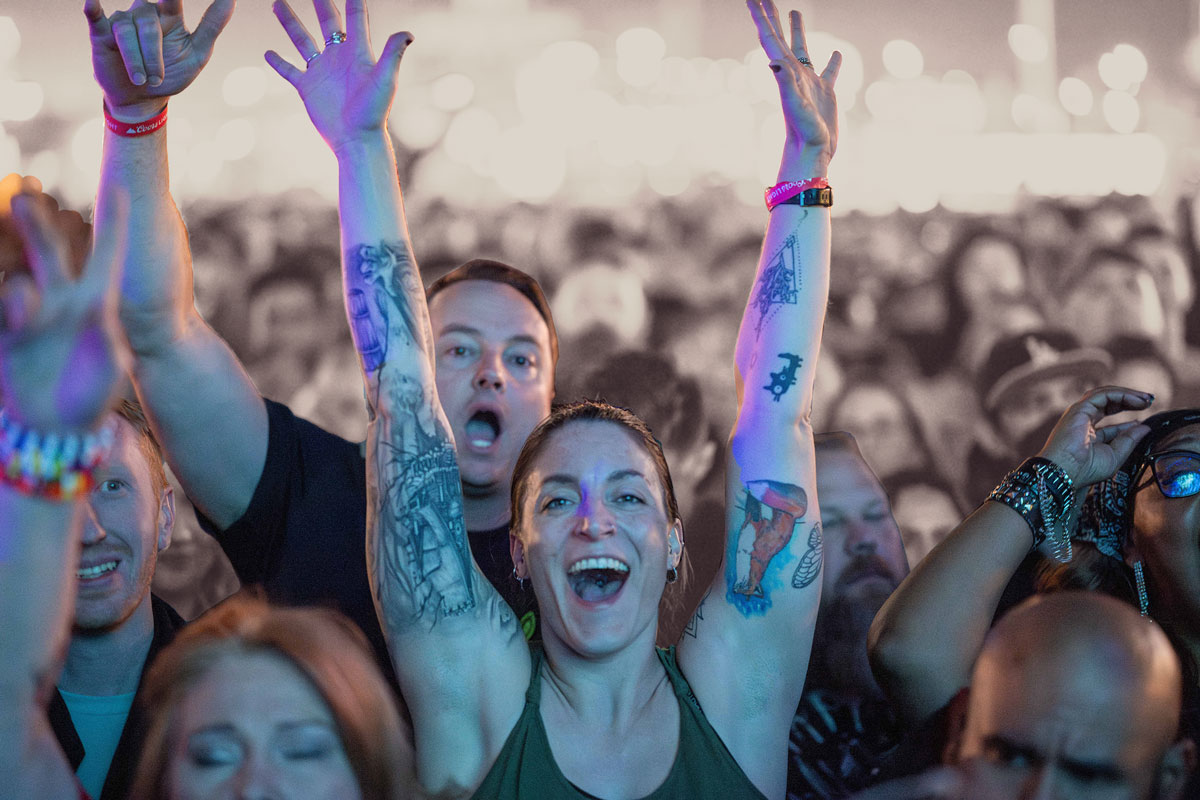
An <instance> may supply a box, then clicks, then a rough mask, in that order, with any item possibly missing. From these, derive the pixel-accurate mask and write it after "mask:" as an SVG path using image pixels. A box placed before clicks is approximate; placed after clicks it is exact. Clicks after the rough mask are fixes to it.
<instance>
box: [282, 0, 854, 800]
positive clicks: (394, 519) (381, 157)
mask: <svg viewBox="0 0 1200 800" xmlns="http://www.w3.org/2000/svg"><path fill="white" fill-rule="evenodd" d="M314 5H315V6H316V10H317V16H318V18H319V20H320V25H321V38H323V39H324V40H325V47H324V49H323V50H322V49H321V48H320V47H318V46H317V41H319V40H318V39H314V38H313V37H312V36H311V35H310V34H309V33H308V32H307V31H306V30H305V29H304V27H303V25H302V24H301V23H300V22H299V20H298V19H297V18H296V17H295V15H294V14H293V13H292V11H291V10H290V9H289V8H288V7H287V6H286V5H284V4H283V3H282V0H280V1H279V2H277V3H276V6H275V8H276V13H277V15H278V16H279V18H280V21H281V22H282V23H283V26H284V28H285V29H286V30H287V32H288V34H289V36H290V38H291V40H292V42H293V43H294V44H295V45H296V47H297V49H298V51H299V53H300V55H301V57H303V58H304V60H305V62H306V64H305V67H304V68H299V67H296V66H293V65H290V64H288V63H287V62H285V61H283V59H281V58H280V57H279V56H278V55H276V54H274V53H272V54H269V55H268V60H269V61H270V63H271V64H272V65H273V66H274V67H275V68H276V69H277V70H278V71H279V72H280V74H281V75H283V77H285V78H286V79H287V80H288V81H289V82H291V83H292V84H293V85H294V86H295V87H296V88H297V90H298V91H299V93H300V95H301V97H302V99H303V100H304V103H305V106H306V108H307V109H308V112H309V116H310V118H311V119H312V121H313V123H314V124H315V125H316V127H317V129H318V131H319V132H320V133H321V134H322V136H324V138H325V139H326V141H327V142H328V143H329V145H330V146H331V148H332V149H333V150H334V152H335V154H336V155H337V158H338V164H339V187H340V195H339V211H340V215H341V223H342V245H343V253H344V261H343V268H344V278H345V282H344V285H345V292H346V304H347V311H348V315H349V319H350V323H351V328H352V332H353V335H354V340H355V343H356V345H357V348H358V351H359V353H360V356H361V359H362V366H363V371H364V377H365V381H366V385H367V392H366V394H367V402H368V406H369V410H370V420H371V422H370V429H369V434H368V440H367V447H368V454H367V491H368V511H367V513H368V518H367V528H368V530H367V559H368V565H369V571H370V574H371V580H372V587H373V590H374V593H375V598H376V603H377V608H378V611H379V614H380V617H381V621H382V623H383V627H384V630H385V632H386V634H387V637H388V643H389V646H390V649H391V653H392V658H393V662H394V664H395V667H396V671H397V674H398V676H399V678H400V683H401V687H402V690H403V692H404V696H405V700H406V701H407V703H408V705H409V708H410V710H411V712H412V718H413V725H414V740H415V742H416V747H417V771H418V777H419V779H420V781H421V783H422V785H423V786H424V788H425V789H426V790H427V791H430V792H433V793H438V794H439V795H448V796H477V797H489V798H491V797H502V798H503V797H578V798H582V797H605V798H619V797H655V798H658V797H664V798H665V797H683V796H687V797H722V798H725V797H762V796H766V797H783V795H784V791H785V777H786V772H787V764H786V758H787V740H788V731H789V727H790V724H791V720H792V717H793V713H794V711H795V708H796V704H797V702H798V700H799V697H800V692H801V688H802V686H803V683H804V676H805V667H806V665H807V663H808V655H809V650H810V647H811V642H812V633H813V624H814V621H815V618H816V613H817V604H818V592H819V589H818V587H819V584H820V581H818V580H817V577H818V575H819V572H820V568H821V536H820V527H819V525H818V524H817V522H816V521H817V520H819V518H820V516H819V513H818V509H817V504H816V494H815V481H814V478H813V472H814V469H813V442H812V430H811V427H810V424H809V411H810V405H811V394H812V378H813V366H814V360H815V358H816V355H817V350H818V345H819V342H820V334H821V325H822V321H823V314H824V308H825V302H826V295H827V287H828V264H829V225H830V223H829V212H828V209H827V206H828V205H829V200H830V193H829V190H828V188H827V184H826V182H825V180H824V176H825V174H826V168H827V166H828V163H829V160H830V158H831V157H832V155H833V152H834V148H835V146H836V142H837V110H836V102H835V98H834V94H833V84H834V81H835V79H836V77H837V71H838V67H839V65H840V56H839V55H837V54H835V55H834V57H833V58H832V59H831V60H830V63H829V65H828V66H827V67H826V68H825V70H824V71H823V72H822V73H817V72H816V71H815V70H814V68H813V66H812V63H811V61H809V59H808V56H807V50H806V46H805V40H804V32H803V27H802V24H801V20H800V17H799V15H798V14H795V13H793V14H792V15H791V20H790V23H791V24H790V28H791V45H790V46H789V45H788V44H787V41H786V38H785V37H786V33H785V31H784V29H783V26H782V23H781V22H780V19H779V16H778V13H777V11H776V10H775V7H774V5H773V4H772V3H771V2H770V0H751V2H750V3H749V7H750V12H751V16H752V17H753V20H754V23H755V26H756V28H757V30H758V35H759V40H760V42H761V44H762V46H763V49H764V50H765V51H766V53H767V55H768V57H769V58H770V63H771V68H772V69H773V70H774V71H775V73H776V77H777V80H778V83H779V89H780V97H781V99H782V103H783V111H784V118H785V121H786V128H787V141H786V143H785V147H784V155H783V159H782V164H781V167H780V172H779V180H780V186H778V187H776V188H775V189H773V190H772V192H771V194H770V197H769V203H770V205H771V206H772V207H774V210H773V211H772V212H771V214H770V218H769V222H768V225H767V231H766V236H765V240H764V244H763V251H762V257H761V260H760V263H759V268H758V276H757V280H756V283H755V287H754V289H753V293H752V296H751V298H750V301H749V303H748V304H747V307H746V313H745V316H744V318H743V322H742V326H741V330H740V332H739V338H738V346H737V352H736V355H735V366H736V369H737V374H738V378H739V386H740V387H741V388H740V391H739V395H740V398H739V399H740V403H739V413H738V418H737V422H736V425H735V428H734V430H733V434H732V447H731V448H730V450H731V457H730V462H729V464H728V476H729V478H728V481H729V488H728V492H727V496H728V498H729V500H728V510H727V514H726V518H727V530H728V541H727V547H726V552H725V566H724V568H723V569H722V570H721V571H720V573H719V574H718V576H717V578H716V579H715V581H714V583H713V586H712V587H711V591H710V594H709V597H708V600H707V601H706V602H705V603H704V604H702V606H701V608H700V609H699V611H698V612H697V614H696V618H695V620H694V621H693V623H692V624H691V625H690V626H689V628H688V631H687V633H686V635H685V636H684V638H683V640H682V642H681V643H680V644H679V646H678V648H677V649H671V650H657V649H656V648H655V646H654V638H655V629H656V627H657V626H656V623H657V613H658V611H657V610H658V601H659V597H660V596H661V594H662V591H663V587H664V585H665V582H666V581H667V580H670V579H671V576H672V575H674V573H675V568H676V565H677V564H678V562H679V559H680V556H681V552H682V547H683V530H682V525H681V523H680V521H679V513H678V510H677V509H676V507H675V502H674V499H673V494H672V489H671V481H670V476H669V473H668V471H667V467H666V463H665V461H664V460H663V457H662V452H661V449H660V448H659V446H658V444H657V442H656V441H655V440H654V439H653V437H652V436H651V435H650V433H649V431H648V430H646V428H645V426H644V424H642V423H641V422H640V421H639V420H638V419H637V418H636V417H634V416H633V415H632V414H629V413H627V412H624V411H622V410H619V409H615V408H612V407H610V406H606V405H603V404H595V403H585V404H581V405H576V406H570V407H567V408H565V409H563V410H561V411H559V412H556V413H555V414H553V415H552V416H551V417H550V418H549V419H548V420H547V421H546V422H544V423H543V424H542V425H541V426H540V427H539V428H538V429H537V430H535V432H534V433H533V435H532V436H531V437H530V439H529V441H528V442H527V444H526V446H525V449H524V450H523V452H522V455H521V457H520V460H519V463H518V466H517V468H516V471H515V473H514V476H513V478H514V479H513V520H514V527H513V531H514V533H513V540H512V553H513V561H514V565H515V572H516V574H517V576H518V577H519V578H520V579H521V580H526V579H528V580H530V581H531V582H532V585H533V587H534V590H535V592H536V593H537V596H538V599H539V603H540V605H541V608H542V613H543V617H544V622H543V626H542V627H543V640H544V650H537V651H535V652H533V653H531V652H530V649H529V646H528V645H527V644H526V642H525V640H524V638H523V636H522V635H521V630H520V628H519V627H518V625H517V622H516V620H515V619H513V615H512V613H511V612H510V610H509V609H508V607H507V606H506V605H505V604H504V602H503V601H502V600H501V598H500V596H499V595H498V594H497V593H496V592H495V590H494V589H493V588H492V587H491V585H490V584H489V583H488V582H487V581H486V580H485V579H484V578H483V576H482V574H481V573H480V572H479V570H478V568H477V567H476V566H475V564H474V563H473V561H472V559H471V556H470V552H469V550H468V548H467V539H466V532H465V529H464V526H463V521H462V497H461V493H460V484H459V479H458V469H457V462H456V457H455V451H454V442H453V439H452V436H451V435H450V433H449V429H448V427H447V424H446V420H445V416H444V414H443V412H442V409H441V407H440V405H439V402H438V397H437V391H436V385H435V383H434V377H433V358H434V353H433V345H432V342H431V338H432V337H431V333H430V329H429V323H428V317H427V312H426V308H425V303H424V297H423V295H422V292H421V283H420V279H419V275H418V273H417V270H416V267H415V264H414V262H413V256H412V250H411V246H410V243H409V239H408V235H407V231H406V229H405V222H404V216H403V209H402V205H401V198H400V192H399V188H398V186H397V181H396V170H395V161H394V157H393V154H392V149H391V145H390V140H389V139H388V136H387V132H386V120H387V114H388V108H389V105H390V102H391V100H392V97H393V94H394V88H395V80H396V69H397V65H398V62H399V59H400V55H401V52H402V51H403V50H404V47H405V45H406V44H407V43H408V42H409V41H410V37H408V35H407V34H396V35H394V36H392V37H391V38H390V39H389V40H388V42H387V44H386V45H385V46H384V49H383V52H382V55H381V57H380V59H379V61H378V62H377V63H376V62H375V61H374V60H373V58H372V56H371V51H370V44H369V41H368V31H367V22H366V13H365V9H364V7H363V0H348V1H347V4H346V23H347V26H346V29H345V31H344V32H343V31H342V28H341V19H340V15H339V14H338V12H337V9H336V8H335V7H334V6H333V4H332V2H331V0H315V2H314ZM734 266H736V265H731V267H734Z"/></svg>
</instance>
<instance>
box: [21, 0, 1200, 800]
mask: <svg viewBox="0 0 1200 800" xmlns="http://www.w3.org/2000/svg"><path fill="white" fill-rule="evenodd" d="M233 5H234V3H233V0H213V1H212V3H211V5H210V6H209V7H208V8H207V9H206V10H204V12H203V15H202V16H201V17H200V18H199V21H198V22H197V23H196V25H195V27H194V28H193V29H191V30H189V29H188V28H187V26H186V25H185V24H184V19H183V8H182V2H181V0H160V2H158V3H148V2H145V1H144V0H135V2H134V3H133V5H132V6H131V7H130V8H129V9H128V10H119V11H113V12H111V13H107V12H106V11H105V10H104V9H103V8H101V6H100V3H99V2H98V0H88V1H87V2H86V3H85V6H84V12H85V15H86V17H87V21H88V26H89V33H90V37H91V47H92V60H93V67H94V72H95V78H96V81H97V83H98V84H99V86H100V88H101V90H102V91H103V93H104V97H105V115H106V126H107V130H106V133H105V141H104V150H103V155H102V165H101V172H100V175H101V178H100V186H99V189H98V194H97V200H96V205H95V209H94V213H93V222H92V224H91V226H89V225H87V224H86V223H85V222H84V221H83V219H82V217H81V216H80V215H79V214H77V213H74V212H70V211H65V210H61V209H59V208H58V206H57V204H56V203H55V202H54V200H53V199H52V198H50V197H49V196H48V195H46V194H44V193H42V192H40V190H39V185H38V184H37V182H36V180H34V179H21V178H18V177H16V176H10V178H8V179H5V181H4V183H3V184H0V189H4V190H5V197H6V200H5V203H6V207H5V208H4V209H3V211H4V213H3V214H0V262H2V263H0V269H3V272H4V280H3V284H2V285H0V398H2V399H3V411H2V413H0V465H2V466H3V471H2V473H0V528H2V529H3V530H4V534H3V538H2V539H0V630H3V632H4V637H3V639H4V641H5V643H6V645H5V653H4V655H3V656H2V657H0V697H2V698H3V703H4V707H5V708H6V709H12V710H13V713H9V714H5V715H0V716H2V717H3V721H2V722H0V726H2V728H3V730H4V736H3V737H2V739H0V740H2V741H4V742H5V743H6V744H7V745H8V746H6V747H5V748H0V752H2V753H3V755H0V763H3V765H4V768H3V770H0V776H3V778H2V781H0V782H2V783H3V785H4V787H5V789H4V791H10V790H11V791H12V792H14V795H13V796H19V797H70V798H76V797H91V798H97V800H110V799H111V798H124V797H137V798H143V797H144V798H154V797H163V798H210V797H211V798H215V797H227V796H236V797H314V798H316V797H329V798H335V797H336V798H354V797H361V798H399V797H424V796H432V797H478V798H519V797H520V798H534V797H537V798H541V797H554V798H558V797H562V798H588V797H591V798H596V797H603V798H626V797H627V798H635V797H637V798H643V797H644V798H678V797H713V798H718V797H720V798H728V797H738V798H740V797H746V798H756V797H771V798H782V797H788V798H800V799H801V800H807V799H808V798H850V797H853V798H857V800H872V798H876V799H878V798H896V799H897V800H905V798H908V799H909V800H916V799H917V798H928V797H936V798H983V799H984V800H991V799H992V798H996V799H999V798H1014V799H1015V798H1027V797H1070V798H1076V797H1078V798H1107V797H1112V798H1129V799H1130V800H1133V799H1136V800H1171V799H1172V798H1186V797H1194V796H1200V795H1197V792H1200V782H1198V781H1197V780H1196V778H1195V774H1196V772H1197V770H1196V767H1197V763H1196V759H1197V752H1196V745H1195V742H1196V740H1197V737H1198V736H1200V666H1198V663H1200V662H1198V659H1200V547H1198V546H1197V539H1196V531H1197V525H1198V524H1200V520H1198V518H1197V514H1198V513H1200V511H1198V510H1197V509H1200V505H1198V502H1200V501H1197V500H1196V498H1197V497H1200V410H1195V409H1192V408H1190V406H1193V405H1195V404H1196V400H1195V398H1194V397H1193V395H1194V393H1195V392H1196V389H1197V387H1198V386H1200V374H1197V373H1196V370H1195V367H1193V366H1191V365H1192V364H1193V363H1195V361H1194V359H1192V358H1191V357H1190V356H1191V349H1192V348H1193V347H1196V346H1200V314H1197V313H1194V312H1193V298H1194V293H1195V278H1194V276H1195V275H1196V274H1197V270H1198V268H1200V251H1198V249H1197V246H1196V242H1197V237H1196V227H1197V222H1198V221H1197V218H1196V214H1195V209H1194V207H1193V205H1192V204H1191V202H1190V200H1189V199H1188V198H1184V199H1182V200H1181V201H1180V202H1179V203H1178V205H1177V207H1176V208H1175V209H1174V212H1173V214H1172V215H1171V216H1170V217H1169V218H1168V217H1165V216H1163V215H1162V213H1161V211H1160V210H1159V209H1157V208H1156V207H1155V206H1153V205H1152V204H1150V203H1149V202H1146V201H1143V200H1141V199H1135V198H1113V199H1109V200H1105V201H1102V202H1100V203H1097V204H1091V205H1083V204H1073V203H1068V202H1065V201H1049V200H1046V201H1037V202H1035V203H1032V204H1031V205H1030V206H1029V207H1028V208H1025V209H1022V210H1021V211H1019V212H1018V213H1016V214H1014V215H1012V217H1011V218H1007V219H1000V218H996V217H989V218H986V219H980V218H975V217H970V216H967V215H956V214H951V213H949V212H945V211H940V210H939V211H934V212H929V213H928V214H924V215H915V216H910V215H896V216H893V217H891V218H887V219H885V220H879V219H868V218H865V217H864V218H860V217H857V216H855V215H850V216H847V217H844V218H840V219H838V220H837V222H836V224H832V223H831V219H830V211H829V206H830V205H831V203H832V191H831V189H830V188H829V183H828V180H827V177H826V176H827V170H828V167H829V163H830V161H831V159H832V158H833V157H834V154H835V152H836V147H837V133H838V130H837V119H838V117H837V102H836V94H835V86H836V80H837V76H838V70H839V66H840V56H839V55H838V54H836V53H835V54H834V56H833V57H832V59H831V60H830V62H829V63H828V64H827V65H819V64H817V65H814V64H813V63H812V62H811V60H810V59H809V57H808V53H807V47H806V44H805V36H804V28H803V21H802V19H801V18H800V15H799V14H798V13H796V12H792V13H791V14H790V15H789V16H788V17H786V18H782V17H781V16H780V14H779V11H778V10H777V9H776V7H775V6H774V4H773V2H772V1H771V0H749V2H748V4H747V5H748V7H749V13H750V17H751V20H752V24H753V26H754V28H755V30H756V32H757V36H758V40H759V42H760V44H761V46H762V48H763V50H764V52H765V53H766V55H767V57H768V59H769V63H770V67H771V69H772V71H773V72H774V74H775V77H776V80H777V82H778V85H779V95H780V103H781V107H782V111H783V118H784V121H785V131H786V134H785V141H784V142H783V143H782V156H781V159H780V168H779V175H778V181H779V182H778V184H777V185H776V186H774V187H772V188H771V189H770V190H768V193H767V211H766V214H765V217H766V222H765V223H764V221H763V212H756V213H755V214H748V213H746V212H745V211H744V210H742V211H732V210H731V209H734V208H739V207H738V206H737V204H736V203H735V202H734V201H733V198H731V197H726V196H723V193H722V191H721V190H715V189H714V190H709V191H707V192H706V193H704V194H703V195H696V196H687V197H685V198H682V199H675V200H671V201H663V202H661V203H658V204H656V205H654V206H653V207H648V208H639V209H634V210H632V211H631V212H630V213H616V214H608V215H601V214H598V213H579V212H572V211H570V210H567V209H561V208H547V209H541V208H534V207H530V206H519V205H518V206H514V207H513V208H511V209H507V210H505V211H503V212H501V213H499V214H497V215H495V216H493V217H492V218H490V219H484V220H480V219H478V218H472V217H471V216H469V215H468V214H466V212H464V211H462V210H458V209H455V208H454V207H453V206H452V205H450V204H448V203H447V202H446V201H445V200H444V199H441V198H419V197H415V198H409V197H408V196H404V197H402V195H401V191H402V188H403V186H404V184H405V175H406V174H407V171H408V170H409V169H410V168H411V166H412V165H411V163H408V162H406V161H405V158H406V156H405V154H404V153H403V152H397V149H396V147H395V145H394V143H393V140H392V139H391V137H390V136H389V135H388V132H387V124H388V117H389V114H391V113H403V109H392V108H391V105H392V102H393V98H394V96H395V87H396V82H397V80H398V76H399V75H401V74H402V69H401V67H400V63H401V59H402V58H403V57H404V54H405V52H406V51H407V49H408V47H409V46H410V45H411V44H412V43H413V41H414V38H413V35H412V34H409V33H407V32H402V33H393V34H392V35H390V36H389V37H387V39H386V41H385V42H384V43H383V45H382V47H381V48H380V49H379V55H378V57H376V56H375V55H374V51H373V49H372V46H371V36H370V31H369V28H368V23H367V9H366V7H365V3H364V0H346V2H345V5H344V7H343V8H339V7H338V6H337V5H336V4H335V2H334V0H314V2H313V6H314V9H315V12H316V19H317V21H318V25H319V28H317V29H310V28H308V27H306V26H305V24H304V23H303V22H302V21H301V17H300V16H298V15H297V13H296V11H294V10H293V9H292V8H291V7H289V6H288V4H287V3H286V2H284V0H276V3H275V6H274V10H275V14H276V17H277V18H278V20H279V22H280V24H281V25H282V27H283V29H284V31H285V32H286V33H287V36H288V38H289V39H290V40H291V42H292V44H293V45H294V46H295V52H294V53H292V54H290V55H280V54H278V53H276V52H274V51H272V52H269V53H268V54H267V61H268V63H269V64H270V65H271V66H272V67H273V68H274V69H275V71H276V72H278V73H279V75H280V77H281V78H282V79H283V80H286V81H287V82H288V83H290V84H291V85H292V86H293V87H294V88H295V90H296V92H297V93H298V95H299V97H300V99H301V101H302V102H303V104H304V107H305V109H306V110H307V112H308V115H309V118H310V120H311V122H312V124H313V126H314V127H315V128H316V130H317V132H318V133H319V134H320V135H321V136H322V138H323V139H324V140H325V142H326V143H327V144H328V145H329V146H330V148H331V149H332V151H333V152H334V154H335V156H336V157H337V161H338V174H339V179H338V180H339V183H338V205H337V209H336V210H335V209H326V208H322V207H320V206H318V205H315V204H313V203H312V202H310V201H308V200H306V199H305V198H299V197H289V198H284V199H281V200H278V201H276V202H273V203H272V202H262V201H255V202H246V203H244V204H240V205H227V206H221V207H214V208H205V207H200V206H197V207H191V208H187V209H185V215H184V216H181V214H180V212H179V210H178V209H177V208H176V205H175V202H174V200H173V198H172V196H171V194H170V191H169V176H168V174H167V139H166V136H165V130H164V127H165V125H166V124H167V122H166V120H167V110H168V101H169V98H170V97H172V96H175V95H177V94H179V93H181V92H184V91H186V89H187V87H188V85H189V84H190V83H191V82H192V81H193V80H194V79H195V78H196V76H197V75H198V74H200V72H201V71H202V70H203V69H204V66H205V64H206V63H207V61H208V58H209V56H210V55H211V53H212V50H213V47H214V46H215V45H216V43H217V40H218V39H219V36H220V33H221V31H222V29H223V28H224V26H225V25H226V23H227V22H228V21H229V19H230V16H231V14H232V12H233ZM189 10H190V9H189ZM747 33H749V25H748V26H747ZM418 35H419V32H418ZM377 41H378V40H377ZM397 178H399V180H397ZM722 209H725V211H723V210H722ZM726 212H728V213H726ZM185 218H186V223H187V224H186V225H185ZM764 224H765V232H763V231H762V230H759V229H761V228H762V227H763V226H764ZM700 254H702V255H700ZM513 264H515V265H518V266H519V267H520V268H517V266H511V265H513ZM534 276H536V278H535V277H534ZM731 360H732V364H731V363H730V361H731ZM972 509H974V510H973V511H972ZM968 512H970V513H968Z"/></svg>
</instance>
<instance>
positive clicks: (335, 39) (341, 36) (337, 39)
mask: <svg viewBox="0 0 1200 800" xmlns="http://www.w3.org/2000/svg"><path fill="white" fill-rule="evenodd" d="M344 41H346V34H345V33H343V32H342V31H334V32H333V33H331V34H329V38H328V39H326V40H325V46H326V47H329V46H330V45H335V44H341V43H342V42H344Z"/></svg>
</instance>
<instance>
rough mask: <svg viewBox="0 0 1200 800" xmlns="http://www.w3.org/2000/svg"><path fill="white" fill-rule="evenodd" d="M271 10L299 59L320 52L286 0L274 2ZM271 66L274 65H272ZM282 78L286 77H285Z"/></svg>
mask: <svg viewBox="0 0 1200 800" xmlns="http://www.w3.org/2000/svg"><path fill="white" fill-rule="evenodd" d="M271 9H272V10H273V11H274V12H275V18H276V19H278V20H279V24H280V25H282V26H283V29H284V30H285V31H286V32H287V35H288V38H289V39H291V40H292V44H294V45H296V50H298V51H299V52H300V56H301V58H309V57H311V56H312V55H313V54H314V53H319V52H321V49H320V48H319V47H317V44H316V42H314V41H313V38H312V36H310V35H309V34H308V29H307V28H305V27H304V23H302V22H301V21H300V19H299V18H298V17H297V16H296V12H294V11H292V7H291V6H289V5H288V4H287V0H275V2H274V4H272V6H271ZM271 66H275V65H274V64H272V65H271ZM276 71H278V69H277V70H276ZM280 74H282V73H280ZM284 77H287V76H286V75H285V76H284Z"/></svg>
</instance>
